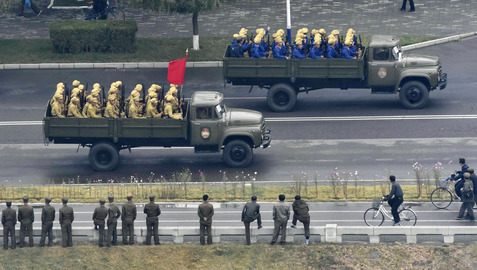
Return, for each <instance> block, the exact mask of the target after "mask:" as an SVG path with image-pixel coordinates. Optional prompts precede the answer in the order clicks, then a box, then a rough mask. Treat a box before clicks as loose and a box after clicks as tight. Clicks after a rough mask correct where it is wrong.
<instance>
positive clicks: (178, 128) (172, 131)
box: [117, 118, 188, 139]
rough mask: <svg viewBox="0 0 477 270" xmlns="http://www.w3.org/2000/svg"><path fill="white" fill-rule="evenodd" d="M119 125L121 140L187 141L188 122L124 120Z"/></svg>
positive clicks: (157, 119)
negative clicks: (163, 139) (161, 139)
mask: <svg viewBox="0 0 477 270" xmlns="http://www.w3.org/2000/svg"><path fill="white" fill-rule="evenodd" d="M117 124H118V137H119V138H154V139H158V138H176V139H179V138H181V139H187V130H188V122H187V120H175V119H161V118H155V119H131V118H123V119H118V120H117Z"/></svg>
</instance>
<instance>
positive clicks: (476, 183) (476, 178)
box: [467, 168, 477, 203]
mask: <svg viewBox="0 0 477 270" xmlns="http://www.w3.org/2000/svg"><path fill="white" fill-rule="evenodd" d="M467 172H468V173H470V181H471V182H472V187H473V189H474V200H475V202H476V203H477V190H476V187H477V175H476V174H475V172H474V169H473V168H469V169H468V170H467Z"/></svg>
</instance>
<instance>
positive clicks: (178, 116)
mask: <svg viewBox="0 0 477 270" xmlns="http://www.w3.org/2000/svg"><path fill="white" fill-rule="evenodd" d="M173 100H174V97H173V96H168V97H167V99H166V107H165V108H164V115H165V116H166V117H169V118H172V119H181V120H182V119H183V118H182V114H181V113H173V111H172V102H173Z"/></svg>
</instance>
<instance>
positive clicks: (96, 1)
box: [89, 0, 108, 20]
mask: <svg viewBox="0 0 477 270" xmlns="http://www.w3.org/2000/svg"><path fill="white" fill-rule="evenodd" d="M89 4H93V14H91V17H90V18H89V19H90V20H94V19H97V20H106V8H107V7H108V2H107V0H93V1H92V2H91V1H90V2H89Z"/></svg>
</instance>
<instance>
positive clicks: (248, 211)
mask: <svg viewBox="0 0 477 270" xmlns="http://www.w3.org/2000/svg"><path fill="white" fill-rule="evenodd" d="M255 220H257V225H258V229H261V228H262V216H261V215H260V204H258V203H257V196H255V195H254V196H252V201H250V202H248V203H246V204H245V206H244V207H243V210H242V222H243V225H244V226H245V240H246V242H247V245H250V223H252V222H254V221H255Z"/></svg>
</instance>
